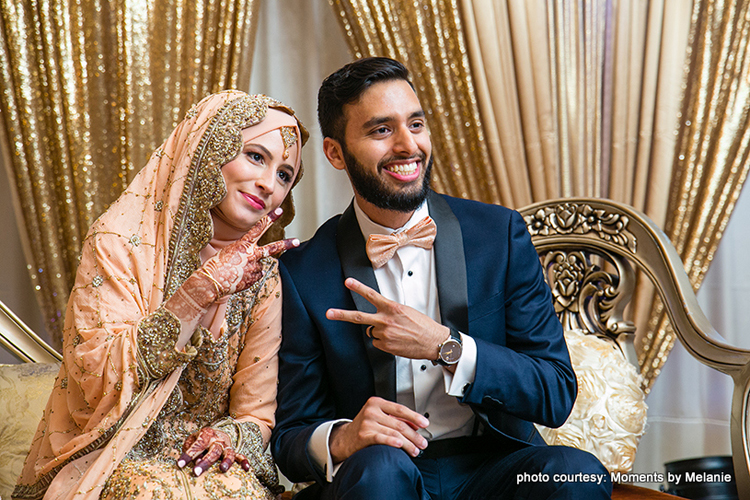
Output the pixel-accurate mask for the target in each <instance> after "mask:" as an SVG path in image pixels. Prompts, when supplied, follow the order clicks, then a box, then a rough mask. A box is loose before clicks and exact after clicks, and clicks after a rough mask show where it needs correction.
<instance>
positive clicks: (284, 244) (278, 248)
mask: <svg viewBox="0 0 750 500" xmlns="http://www.w3.org/2000/svg"><path fill="white" fill-rule="evenodd" d="M298 246H299V240H298V239H297V238H291V239H288V240H279V241H274V242H272V243H269V244H268V245H264V246H262V247H260V249H259V250H260V254H261V257H268V256H269V255H278V254H280V253H281V252H285V251H287V250H289V249H290V248H294V247H298Z"/></svg>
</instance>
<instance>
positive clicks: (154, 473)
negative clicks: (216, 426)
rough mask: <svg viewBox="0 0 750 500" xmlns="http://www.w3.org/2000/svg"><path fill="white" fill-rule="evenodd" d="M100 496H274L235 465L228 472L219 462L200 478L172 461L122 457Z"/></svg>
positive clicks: (268, 499) (112, 499) (118, 499)
mask: <svg viewBox="0 0 750 500" xmlns="http://www.w3.org/2000/svg"><path fill="white" fill-rule="evenodd" d="M187 490H189V493H188V491H187ZM99 498H100V499H102V500H123V499H129V500H130V499H134V500H135V499H138V500H140V499H143V500H145V499H152V498H154V499H155V498H158V499H164V500H169V499H182V498H194V499H196V500H200V499H210V500H215V499H216V500H218V499H220V498H235V499H259V500H273V499H275V498H276V497H275V496H274V495H273V493H271V492H270V491H269V490H268V489H267V488H266V487H264V486H263V485H262V484H261V483H260V482H259V481H258V479H257V478H256V477H255V475H254V474H253V473H252V472H245V471H244V470H243V469H242V468H241V467H240V466H239V465H237V464H234V465H232V467H230V468H229V470H228V471H227V472H221V470H219V466H218V464H215V465H213V466H211V467H209V468H208V470H207V471H205V472H204V473H203V474H201V475H200V476H199V477H195V474H193V472H192V470H191V469H190V468H188V467H185V468H184V469H180V468H178V467H177V465H176V464H175V463H174V462H171V461H170V463H167V462H162V461H133V460H129V459H125V460H123V461H122V463H120V465H119V466H118V467H117V469H116V470H115V471H114V473H113V474H112V476H111V477H110V479H109V480H108V481H107V483H106V485H105V487H104V490H103V491H102V494H101V495H100V497H99Z"/></svg>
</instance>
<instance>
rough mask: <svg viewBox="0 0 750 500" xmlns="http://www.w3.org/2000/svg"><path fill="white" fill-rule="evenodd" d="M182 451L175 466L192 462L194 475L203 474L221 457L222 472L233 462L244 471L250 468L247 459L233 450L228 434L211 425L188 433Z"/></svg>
mask: <svg viewBox="0 0 750 500" xmlns="http://www.w3.org/2000/svg"><path fill="white" fill-rule="evenodd" d="M182 452H183V453H182V455H181V456H180V458H179V459H178V460H177V467H179V468H180V469H182V468H183V467H185V466H186V465H187V464H189V463H190V462H193V463H194V465H195V467H194V468H193V472H194V473H195V475H196V476H200V475H201V474H203V472H204V471H206V470H207V469H208V468H209V467H211V466H212V465H213V464H215V463H216V462H218V461H219V459H220V458H222V457H223V460H221V462H220V464H219V468H220V469H221V471H222V472H226V471H227V470H229V468H230V467H231V466H232V464H233V463H235V462H237V463H238V464H239V465H240V466H241V467H242V468H243V469H245V470H246V471H247V470H250V463H249V462H248V461H247V459H246V458H245V457H244V456H243V455H241V454H238V453H236V452H235V451H234V448H233V447H232V441H231V439H230V437H229V435H227V433H225V432H223V431H220V430H217V429H213V428H211V427H204V428H203V429H201V430H200V431H198V432H196V433H195V434H192V435H190V436H189V437H188V438H187V439H186V440H185V444H183V446H182Z"/></svg>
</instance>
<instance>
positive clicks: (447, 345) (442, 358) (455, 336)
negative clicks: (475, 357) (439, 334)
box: [432, 328, 463, 366]
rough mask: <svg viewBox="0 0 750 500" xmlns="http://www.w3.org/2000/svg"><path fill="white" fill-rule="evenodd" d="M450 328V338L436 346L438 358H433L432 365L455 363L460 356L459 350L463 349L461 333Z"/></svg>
mask: <svg viewBox="0 0 750 500" xmlns="http://www.w3.org/2000/svg"><path fill="white" fill-rule="evenodd" d="M450 330H451V336H450V338H448V340H446V341H445V342H443V343H442V344H440V345H439V346H438V358H437V359H436V360H433V362H432V364H433V365H442V366H450V365H455V364H456V363H458V360H459V359H460V358H461V352H462V351H463V345H462V344H461V334H460V333H458V330H456V329H454V328H451V329H450Z"/></svg>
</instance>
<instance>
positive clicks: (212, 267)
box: [194, 208, 299, 300]
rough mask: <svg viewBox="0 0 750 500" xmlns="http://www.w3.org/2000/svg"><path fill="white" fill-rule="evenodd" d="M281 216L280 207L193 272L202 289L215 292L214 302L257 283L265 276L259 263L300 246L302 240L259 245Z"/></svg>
mask: <svg viewBox="0 0 750 500" xmlns="http://www.w3.org/2000/svg"><path fill="white" fill-rule="evenodd" d="M281 213H282V210H281V208H277V209H276V210H274V211H273V212H271V213H270V214H268V215H266V216H265V217H263V218H262V219H261V220H260V221H258V223H257V224H255V225H254V226H253V227H252V229H250V231H248V232H247V233H246V234H245V235H244V236H243V237H242V238H240V239H239V240H237V241H235V242H234V243H232V244H230V245H227V246H226V247H224V248H223V249H222V250H221V251H220V252H219V253H217V254H216V255H214V256H213V257H211V258H210V259H208V260H207V261H206V262H205V263H204V264H203V266H201V267H200V269H198V270H197V271H196V272H195V273H194V275H195V276H196V277H197V278H199V279H200V280H201V281H202V286H203V287H205V288H209V289H211V291H212V292H213V293H214V295H215V298H214V300H216V299H220V298H221V297H224V296H226V295H229V294H232V293H235V292H240V291H242V290H245V289H246V288H248V287H249V286H250V285H252V284H253V283H255V282H256V281H258V280H259V279H260V278H261V276H262V275H263V264H262V263H261V262H260V260H261V259H263V258H264V257H268V256H269V255H277V254H279V253H281V252H283V251H285V250H289V249H290V248H293V247H296V246H297V245H299V240H296V239H289V240H280V241H274V242H273V243H269V244H268V245H264V246H258V240H260V238H261V236H263V234H264V233H265V232H266V231H267V230H268V228H269V227H270V226H271V224H273V223H274V222H275V221H276V220H277V219H278V218H279V217H280V216H281Z"/></svg>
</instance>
